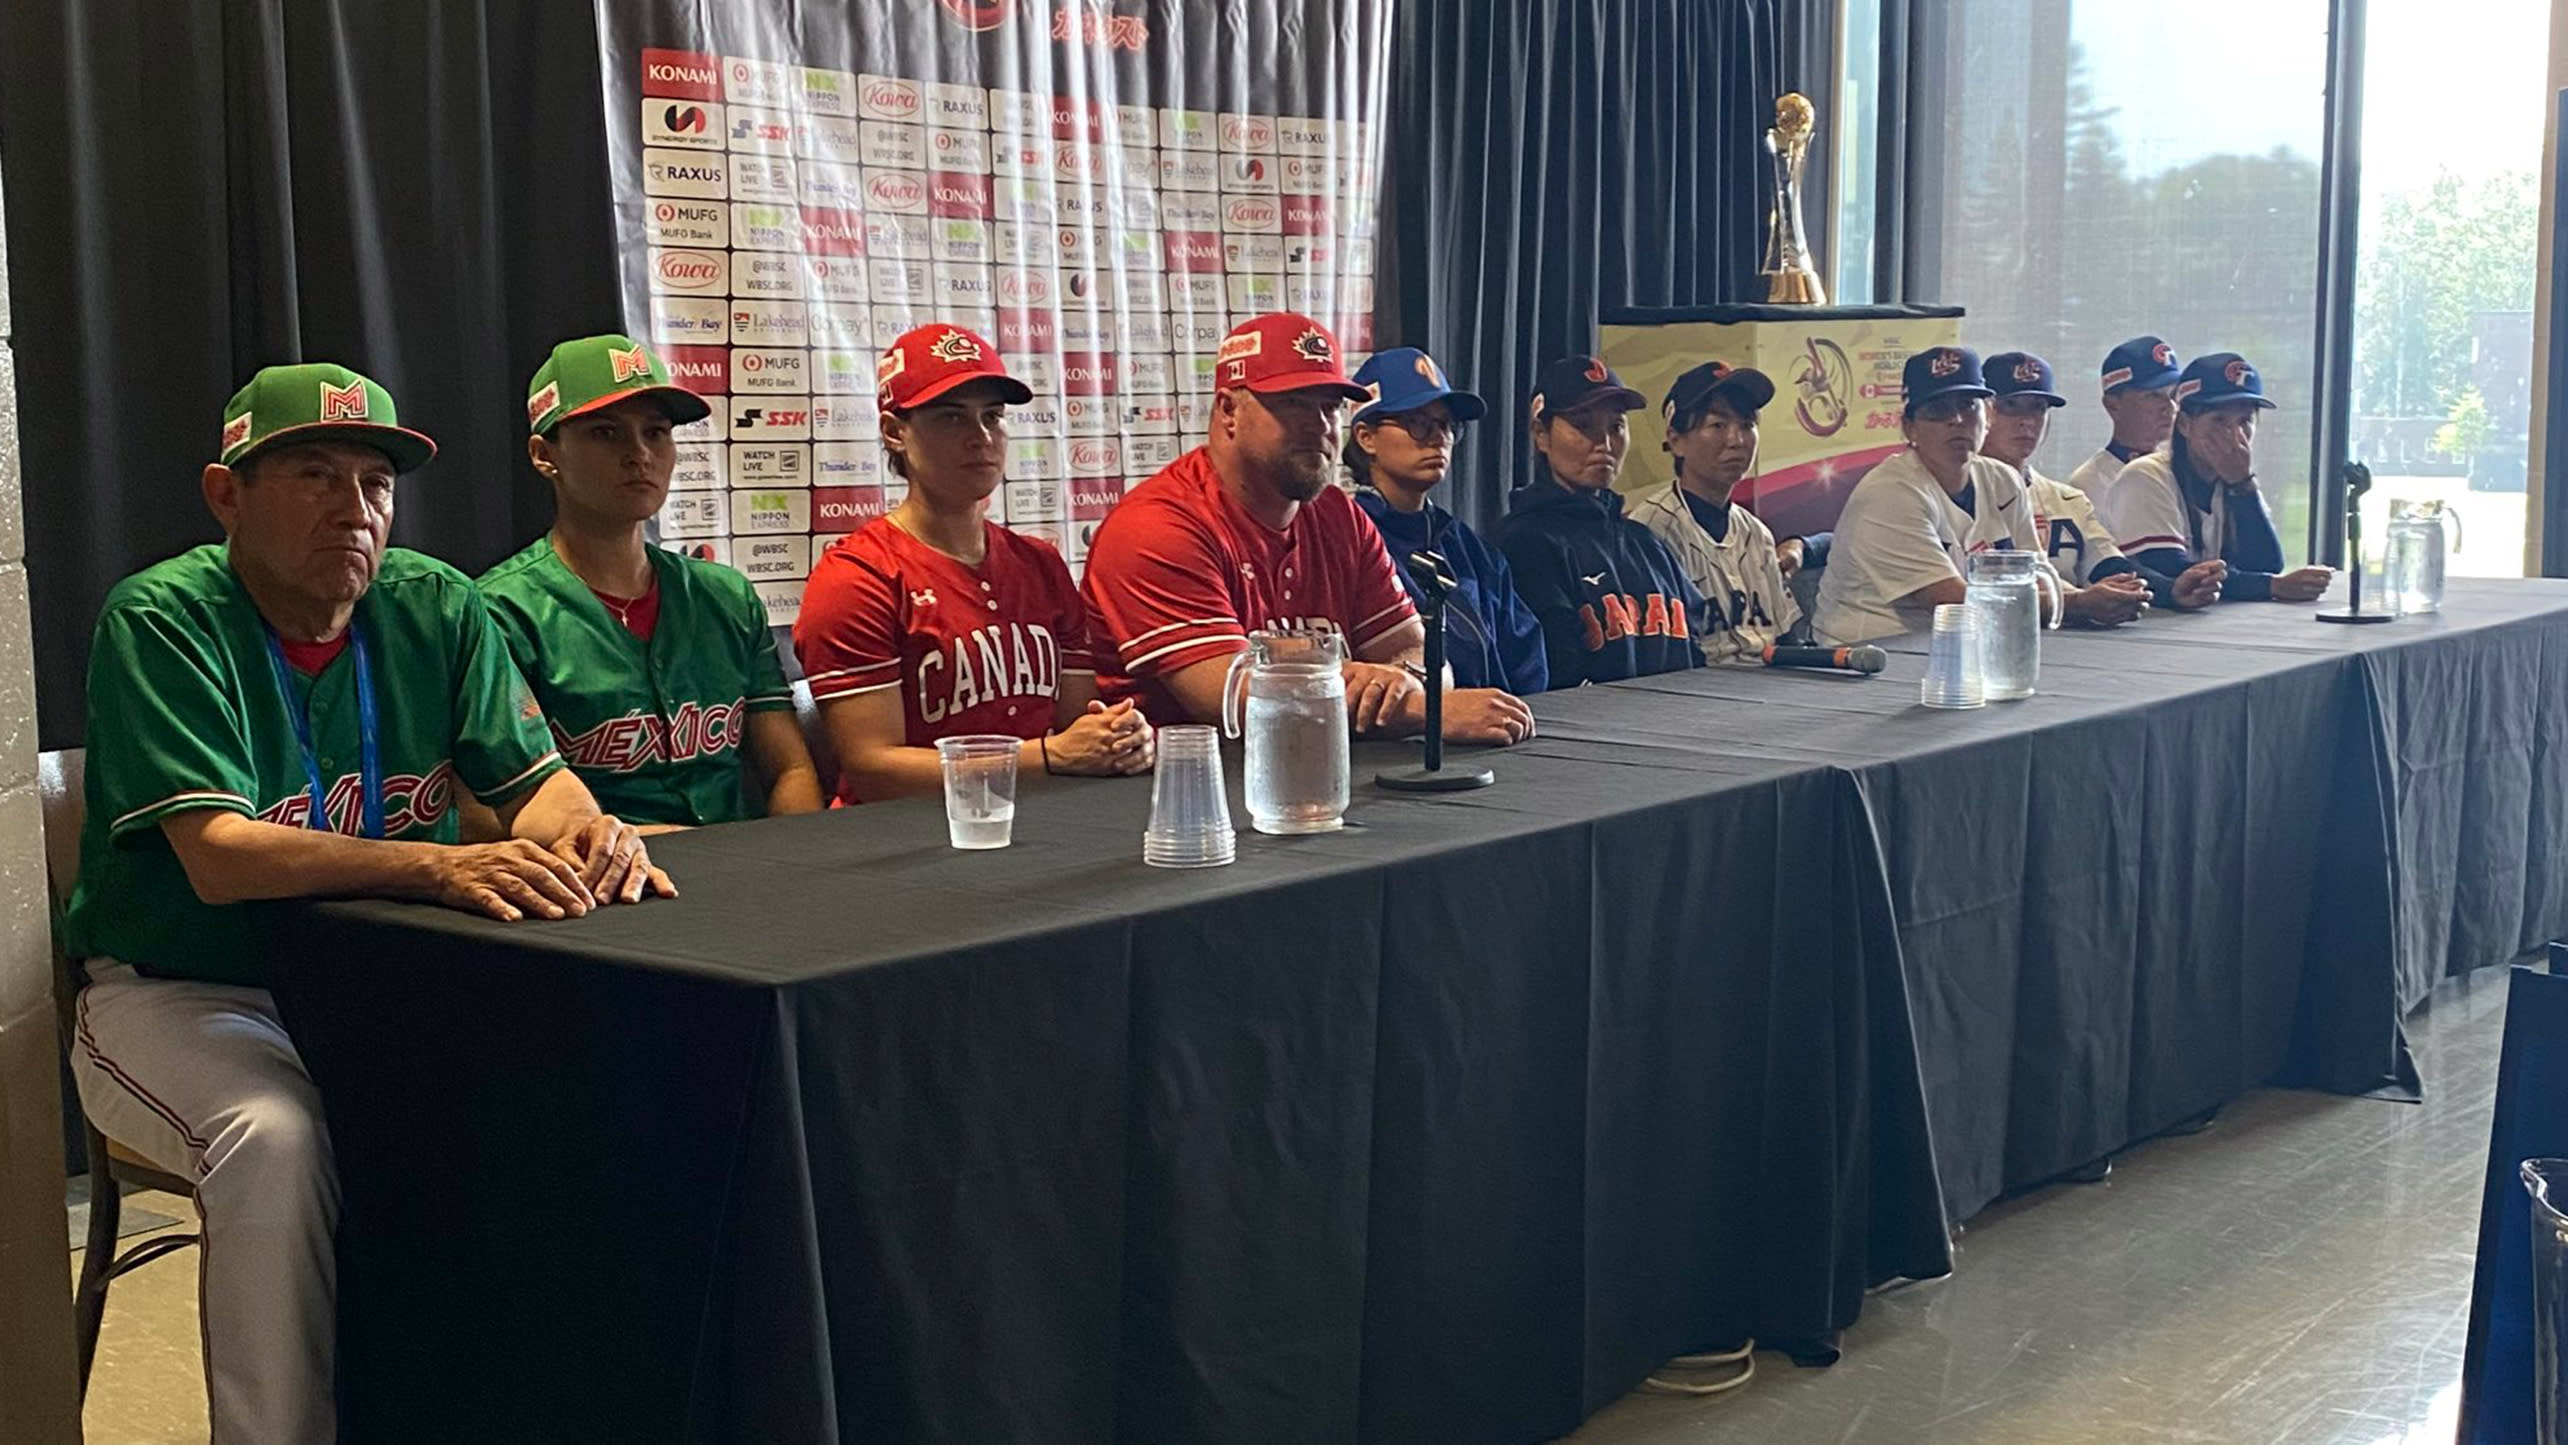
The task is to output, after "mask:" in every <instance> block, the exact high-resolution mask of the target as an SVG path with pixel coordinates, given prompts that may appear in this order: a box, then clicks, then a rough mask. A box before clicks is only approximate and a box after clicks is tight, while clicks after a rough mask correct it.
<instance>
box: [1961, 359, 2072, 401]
mask: <svg viewBox="0 0 2568 1445" xmlns="http://www.w3.org/2000/svg"><path fill="white" fill-rule="evenodd" d="M1982 370H1983V371H1984V372H1985V373H1986V374H1987V377H1988V389H1989V390H1990V391H1993V392H1995V393H1996V394H1998V395H1999V396H2001V397H2007V396H2038V397H2040V398H2042V399H2043V400H2044V401H2047V402H2049V403H2050V404H2051V405H2053V406H2067V405H2068V404H2069V399H2068V398H2067V397H2065V396H2062V395H2060V384H2059V381H2058V380H2057V379H2056V378H2054V377H2053V376H2052V375H2051V363H2049V362H2047V361H2044V360H2043V359H2042V358H2040V357H2038V356H2035V355H2034V354H2033V353H2032V352H2029V351H2001V352H1999V353H1998V354H1997V355H1995V356H1992V357H1990V358H1989V359H1988V362H1987V364H1986V365H1985V366H1984V367H1982Z"/></svg>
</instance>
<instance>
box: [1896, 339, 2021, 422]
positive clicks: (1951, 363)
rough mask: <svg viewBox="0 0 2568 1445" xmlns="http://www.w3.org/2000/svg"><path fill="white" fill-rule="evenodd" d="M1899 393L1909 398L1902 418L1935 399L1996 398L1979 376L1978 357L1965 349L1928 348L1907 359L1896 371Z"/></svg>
mask: <svg viewBox="0 0 2568 1445" xmlns="http://www.w3.org/2000/svg"><path fill="white" fill-rule="evenodd" d="M1899 389H1900V390H1901V391H1903V392H1905V393H1906V394H1907V397H1908V400H1907V403H1906V405H1904V406H1903V407H1902V408H1901V414H1902V415H1914V414H1915V413H1916V411H1917V408H1919V407H1921V406H1924V405H1925V404H1926V403H1928V402H1930V401H1933V400H1935V399H1936V398H1937V397H1942V396H1952V395H1955V394H1960V395H1963V396H1994V395H1996V394H1997V393H1995V392H1993V391H1991V390H1989V386H1988V381H1987V379H1986V378H1985V377H1984V376H1982V375H1981V372H1980V359H1979V353H1978V352H1976V351H1973V350H1971V349H1970V348H1969V347H1967V346H1930V347H1928V348H1926V349H1925V350H1924V351H1921V352H1919V353H1917V354H1916V355H1915V356H1912V357H1910V358H1908V364H1907V365H1906V366H1903V367H1901V368H1900V369H1899Z"/></svg>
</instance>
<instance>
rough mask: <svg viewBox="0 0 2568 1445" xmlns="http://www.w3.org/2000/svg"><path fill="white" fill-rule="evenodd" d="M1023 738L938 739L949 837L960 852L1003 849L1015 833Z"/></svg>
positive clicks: (984, 735)
mask: <svg viewBox="0 0 2568 1445" xmlns="http://www.w3.org/2000/svg"><path fill="white" fill-rule="evenodd" d="M1023 745H1024V743H1023V740H1022V739H1019V738H1012V737H1007V736H1004V735H1001V734H998V733H970V734H966V735H965V736H963V737H959V738H939V739H937V742H936V757H937V761H939V762H941V763H943V764H945V831H946V836H947V839H948V840H949V841H950V842H952V843H953V844H954V846H955V847H957V848H1004V847H1006V846H1008V835H1009V834H1010V833H1011V832H1012V831H1014V829H1015V827H1016V775H1017V749H1018V748H1020V747H1022V746H1023Z"/></svg>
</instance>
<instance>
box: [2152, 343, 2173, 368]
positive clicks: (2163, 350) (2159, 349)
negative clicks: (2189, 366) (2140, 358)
mask: <svg viewBox="0 0 2568 1445" xmlns="http://www.w3.org/2000/svg"><path fill="white" fill-rule="evenodd" d="M2149 359H2150V360H2151V361H2154V362H2156V363H2158V364H2159V365H2160V366H2173V365H2175V364H2176V349H2175V348H2174V347H2172V346H2169V345H2168V344H2167V343H2165V342H2163V341H2161V342H2159V343H2158V344H2157V345H2155V346H2152V347H2150V348H2149Z"/></svg>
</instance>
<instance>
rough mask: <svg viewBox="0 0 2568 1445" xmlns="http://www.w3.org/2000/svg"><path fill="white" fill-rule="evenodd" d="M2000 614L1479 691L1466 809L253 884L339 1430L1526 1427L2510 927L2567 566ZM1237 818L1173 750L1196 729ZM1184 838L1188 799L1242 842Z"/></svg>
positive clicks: (1852, 1278) (905, 1435) (1362, 769)
mask: <svg viewBox="0 0 2568 1445" xmlns="http://www.w3.org/2000/svg"><path fill="white" fill-rule="evenodd" d="M2310 611H2311V609H2308V608H2290V607H2283V606H2262V605H2243V604H2242V605H2233V606H2229V607H2226V608H2223V609H2220V610H2218V611H2216V612H2214V613H2212V614H2209V615H2201V616H2156V617H2152V618H2151V619H2149V620H2148V621H2146V622H2145V623H2143V624H2141V625H2139V626H2137V627H2133V628H2126V629H2123V630H2121V631H2119V632H2116V633H2111V634H2087V633H2075V632H2071V633H2055V634H2052V635H2051V636H2050V637H2049V638H2048V639H2046V642H2045V649H2044V666H2043V675H2042V691H2041V693H2040V694H2039V695H2038V696H2036V697H2034V698H2032V699H2030V700H2027V701H2024V702H2020V703H2012V704H2005V705H1993V706H1990V707H1988V708H1985V709H1982V710H1979V711H1975V712H1961V713H1940V712H1931V711H1927V710H1924V709H1921V708H1918V707H1916V706H1915V699H1916V690H1915V682H1916V678H1917V676H1918V674H1919V672H1920V670H1921V667H1922V661H1921V659H1920V657H1919V656H1918V649H1917V647H1916V646H1914V645H1912V644H1898V645H1894V647H1893V652H1894V658H1893V663H1892V668H1891V671H1890V672H1889V674H1887V675H1885V676H1883V677H1880V678H1876V679H1871V680H1854V679H1845V678H1837V677H1831V676H1822V675H1790V674H1772V673H1765V672H1761V671H1727V670H1718V671H1699V672H1693V673H1687V674H1681V675H1671V676H1665V677H1659V678H1652V679H1645V680H1642V681H1638V682H1634V683H1628V684H1620V685H1616V686H1611V687H1604V688H1589V689H1584V690H1580V691H1577V692H1572V693H1564V694H1555V695H1547V696H1544V697H1541V698H1538V699H1535V702H1534V707H1535V712H1536V715H1537V717H1538V718H1539V719H1540V722H1541V727H1542V735H1541V737H1540V738H1539V739H1537V740H1536V741H1534V742H1532V743H1530V744H1528V745H1526V746H1524V747H1521V748H1517V749H1514V750H1511V751H1508V752H1506V753H1503V754H1496V755H1492V756H1490V757H1488V758H1487V759H1486V760H1487V761H1488V762H1490V763H1491V764H1492V765H1494V766H1495V767H1496V768H1497V770H1498V773H1499V777H1500V781H1499V784H1498V786H1496V787H1494V788H1491V789H1489V790H1486V791H1484V792H1478V793H1467V794H1458V795H1446V796H1441V797H1424V796H1416V795H1392V794H1386V793H1382V792H1379V791H1377V790H1375V789H1373V788H1371V787H1370V786H1369V785H1367V784H1365V783H1364V782H1363V781H1362V780H1364V779H1368V778H1369V777H1370V776H1371V774H1372V773H1373V772H1374V771H1375V770H1377V769H1378V768H1380V767H1383V766H1387V765H1391V764H1393V763H1402V764H1405V763H1407V762H1410V761H1412V760H1413V759H1412V755H1413V753H1414V748H1413V747H1403V746H1400V745H1389V744H1378V745H1377V744H1368V745H1362V746H1359V748H1358V749H1357V756H1356V775H1357V777H1358V779H1359V785H1358V788H1357V796H1356V802H1355V806H1354V808H1353V810H1352V812H1351V814H1350V826H1349V827H1348V828H1347V829H1345V830H1344V831H1342V832H1339V833H1334V834H1328V835H1321V836H1316V837H1302V838H1290V839H1286V838H1266V837H1261V836H1258V835H1255V834H1252V833H1248V832H1245V831H1244V832H1243V833H1242V835H1241V846H1240V859H1239V862H1238V863H1237V864H1235V865H1233V866H1231V867H1228V868H1224V869H1218V870H1211V871H1206V872H1164V871H1160V870H1155V869H1150V868H1147V867H1144V866H1143V865H1142V864H1141V862H1140V857H1139V854H1140V848H1139V844H1140V832H1141V828H1142V824H1143V821H1144V819H1145V817H1146V815H1147V812H1148V806H1149V788H1148V785H1147V783H1146V782H1143V781H1139V780H1125V781H1113V782H1090V781H1071V780H1047V781H1045V782H1043V783H1040V784H1038V785H1033V786H1030V787H1029V788H1028V789H1027V791H1026V793H1025V795H1024V796H1023V798H1022V799H1021V803H1020V806H1019V809H1018V813H1017V822H1016V842H1015V844H1014V846H1012V847H1010V848H1008V849H1006V850H1004V851H999V852H992V853H958V852H955V851H953V850H951V849H949V848H948V847H947V846H946V845H945V836H944V821H943V817H942V814H941V810H940V809H939V808H938V807H937V806H936V805H935V804H934V803H933V802H924V803H905V804H878V805H872V806H868V807H865V808H861V809H857V810H853V811H846V812H838V813H832V814H826V815H821V816H816V817H805V818H793V819H777V820H769V821H765V822H758V823H751V824H744V825H738V826H733V827H727V828H714V829H706V830H702V831H699V832H695V833H689V834H681V835H675V836H671V837H668V838H664V839H660V840H656V846H655V849H654V852H655V855H656V856H658V857H659V858H660V859H661V860H662V861H663V862H665V863H666V865H667V866H668V867H669V868H670V869H671V871H672V872H673V873H674V874H675V875H676V876H677V878H678V881H679V884H680V886H681V888H682V890H683V896H681V897H680V898H678V899H676V900H673V901H668V902H657V903H652V904H649V905H645V906H640V907H633V908H616V909H610V910H606V911H603V912H601V913H598V914H595V915H592V916H591V917H589V918H586V919H583V920H579V921H576V922H571V923H558V924H545V925H514V926H508V925H500V924H495V923H489V922H484V921H479V920H475V919H471V918H466V917H464V916H462V915H459V914H452V913H446V912H441V911H438V910H434V909H429V908H425V907H419V906H411V905H400V904H385V903H332V904H324V905H304V906H279V907H275V908H272V909H270V910H269V911H268V913H267V915H266V919H265V925H266V927H267V928H268V929H269V931H270V936H271V938H272V941H273V944H274V947H275V949H276V955H277V957H278V958H279V959H280V961H281V962H280V974H281V976H280V978H279V981H278V993H279V997H280V999H281V1000H282V1002H283V1004H284V1007H285V1010H286V1016H287V1019H288V1022H289V1024H290V1026H291V1027H292V1029H293V1031H294V1034H295V1037H296V1040H297V1042H298V1044H299V1046H300V1047H301V1048H302V1050H303V1052H304V1055H305V1058H306V1060H307V1062H308V1064H309V1065H310V1067H311V1069H312V1071H313V1074H314V1076H315V1078H316V1079H317V1080H318V1081H319V1083H320V1085H321V1088H322V1091H323V1094H324V1097H325V1099H326V1102H327V1106H328V1109H329V1116H330V1127H331V1131H332V1135H333V1139H334V1142H335V1145H336V1148H337V1154H338V1160H339V1167H340V1172H341V1176H342V1181H343V1190H344V1199H345V1203H344V1210H345V1212H344V1220H343V1224H342V1228H341V1244H340V1253H341V1260H342V1281H341V1316H342V1350H341V1354H342V1358H341V1393H342V1409H343V1417H344V1420H345V1423H346V1425H347V1428H348V1430H349V1438H352V1439H367V1440H414V1439H415V1440H454V1439H483V1438H487V1439H564V1440H591V1439H610V1438H611V1439H616V1440H619V1441H639V1440H706V1441H716V1440H721V1441H728V1440H776V1441H782V1440H793V1441H829V1440H843V1441H858V1440H902V1441H910V1440H933V1441H972V1442H983V1441H996V1440H1044V1441H1050V1440H1064V1441H1083V1440H1107V1439H1130V1440H1184V1441H1226V1440H1241V1441H1259V1442H1267V1441H1291V1440H1312V1441H1341V1440H1348V1439H1364V1440H1381V1441H1402V1442H1406V1441H1423V1440H1448V1439H1449V1440H1471V1441H1485V1440H1529V1441H1530V1440H1538V1439H1543V1438H1548V1437H1551V1436H1555V1435H1558V1434H1561V1433H1563V1432H1565V1431H1567V1430H1568V1429H1570V1428H1572V1427H1573V1426H1574V1425H1575V1424H1576V1423H1577V1421H1579V1420H1580V1419H1582V1418H1583V1417H1584V1416H1585V1415H1586V1414H1588V1413H1589V1412H1591V1411H1593V1410H1594V1409H1596V1408H1597V1407H1599V1406H1601V1405H1602V1404H1604V1403H1606V1402H1607V1401H1609V1400H1611V1399H1613V1398H1614V1397H1615V1396H1617V1395H1618V1394H1620V1393H1621V1392H1623V1391H1625V1390H1627V1389H1629V1388H1630V1387H1631V1386H1632V1385H1633V1384H1634V1383H1636V1382H1637V1381H1638V1380H1639V1378H1640V1377H1641V1376H1642V1375H1643V1374H1645V1373H1646V1372H1647V1371H1648V1370H1649V1369H1650V1368H1652V1367H1653V1366H1655V1365H1656V1364H1658V1363H1659V1362H1660V1361H1661V1360H1663V1359H1664V1358H1666V1357H1667V1356H1670V1355H1672V1354H1676V1353H1679V1352H1682V1351H1687V1350H1695V1349H1703V1348H1707V1347H1711V1346H1715V1345H1721V1344H1727V1343H1730V1342H1734V1341H1736V1340H1738V1339H1740V1338H1742V1337H1747V1336H1755V1337H1757V1338H1759V1339H1761V1340H1764V1341H1766V1342H1768V1343H1770V1344H1780V1345H1782V1346H1784V1347H1786V1348H1789V1349H1791V1350H1792V1351H1794V1352H1795V1353H1796V1354H1798V1355H1800V1356H1801V1357H1803V1358H1825V1357H1826V1354H1827V1351H1828V1349H1829V1346H1830V1343H1831V1341H1832V1339H1833V1336H1834V1333H1835V1332H1836V1331H1838V1330H1840V1329H1842V1328H1843V1327H1845V1326H1846V1325H1847V1324H1849V1323H1851V1322H1852V1321H1853V1319H1854V1317H1855V1315H1856V1313H1857V1311H1858V1309H1859V1308H1860V1305H1861V1302H1862V1297H1863V1292H1864V1290H1865V1289H1866V1288H1867V1287H1868V1286H1871V1285H1874V1284H1876V1283H1879V1282H1882V1281H1884V1280H1888V1279H1891V1278H1896V1277H1902V1276H1906V1277H1929V1276H1932V1275H1935V1274H1938V1273H1941V1272H1943V1271H1945V1270H1946V1269H1947V1268H1948V1267H1949V1265H1950V1258H1949V1253H1948V1249H1947V1243H1946V1241H1947V1238H1948V1234H1947V1225H1948V1222H1949V1221H1951V1220H1956V1219H1961V1218H1966V1217H1968V1216H1969V1215H1971V1214H1973V1213H1975V1212H1976V1211H1977V1210H1979V1209H1980V1208H1982V1207H1983V1206H1985V1205H1986V1204H1987V1203H1989V1202H1990V1201H1991V1200H1993V1199H1995V1198H1997V1197H1998V1196H2000V1195H2001V1194H2003V1193H2004V1192H2006V1191H2008V1190H2012V1189H2016V1188H2020V1187H2023V1186H2026V1185H2029V1184H2033V1183H2037V1182H2039V1181H2042V1180H2044V1179H2047V1178H2051V1177H2053V1176H2055V1175H2057V1174H2059V1173H2061V1172H2062V1171H2064V1170H2067V1169H2070V1168H2072V1167H2075V1166H2077V1165H2080V1164H2082V1163H2086V1162H2088V1161H2091V1160H2093V1159H2096V1158H2098V1157H2099V1156H2102V1155H2105V1154H2108V1153H2110V1152H2111V1151H2113V1150H2115V1149H2117V1148H2119V1147H2122V1146H2124V1145H2126V1144H2128V1143H2130V1142H2132V1141H2135V1140H2138V1139H2142V1138H2146V1137H2148V1136H2149V1135H2151V1134H2153V1133H2155V1132H2158V1131H2160V1130H2163V1129H2164V1128H2166V1127H2168V1126H2169V1125H2171V1124H2173V1123H2176V1122H2178V1121H2181V1120H2183V1119H2186V1118H2187V1117H2189V1116H2191V1115H2195V1114H2198V1113H2200V1112H2201V1111H2203V1110H2204V1109H2206V1108H2208V1107H2211V1106H2213V1105H2216V1104H2218V1103H2220V1102H2222V1101H2223V1100H2226V1099H2229V1098H2232V1097H2235V1096H2236V1095H2237V1094H2239V1093H2240V1092H2242V1091H2243V1090H2245V1089H2247V1088H2249V1087H2251V1086H2253V1085H2256V1084H2259V1083H2264V1082H2268V1081H2274V1082H2284V1083H2297V1084H2306V1085H2312V1086H2317V1087H2323V1088H2327V1089H2332V1090H2336V1091H2340V1092H2346V1093H2380V1094H2385V1095H2389V1096H2393V1097H2395V1096H2399V1095H2402V1094H2404V1095H2406V1096H2408V1097H2413V1096H2414V1094H2415V1091H2416V1088H2417V1073H2416V1070H2415V1067H2414V1063H2413V1061H2412V1059H2411V1058H2410V1056H2409V1054H2408V1051H2407V1046H2406V1042H2405V1039H2404V1036H2403V1034H2402V1031H2401V1023H2400V1021H2401V1018H2402V1016H2403V1015H2404V1014H2405V1013H2406V1012H2407V1011H2408V1010H2409V1009H2411V1008H2412V1007H2413V1006H2414V1005H2415V1004H2416V1003H2417V1002H2419V1001H2420V1000H2421V999H2422V998H2423V997H2424V996H2425V994H2426V993H2427V992H2428V991H2429V990H2430V989H2431V988H2432V987H2433V986H2434V984H2435V983H2436V982H2437V981H2439V980H2440V979H2442V978H2444V977H2446V976H2447V975H2450V974H2453V973H2458V972H2462V971H2466V970H2468V969H2471V968H2475V967H2479V966H2483V965H2488V964H2495V963H2502V962H2505V961H2507V960H2508V959H2510V958H2513V957H2515V956H2517V955H2518V954H2520V953H2523V952H2526V951H2528V950H2530V949H2532V948H2535V947H2537V946H2538V945H2539V943H2540V942H2541V941H2542V940H2543V939H2544V938H2546V937H2549V936H2552V935H2555V934H2558V933H2561V932H2563V931H2568V776H2563V775H2568V709H2563V708H2561V707H2558V706H2553V705H2550V700H2551V699H2554V698H2557V697H2559V696H2561V695H2562V691H2563V683H2568V584H2559V583H2544V582H2518V583H2468V582H2462V583H2456V584H2455V585H2454V588H2453V594H2452V596H2451V598H2450V600H2449V602H2448V603H2447V606H2446V609H2445V611H2444V612H2443V613H2442V614H2441V615H2439V616H2436V617H2432V618H2418V619H2406V620H2402V621H2401V622H2399V623H2396V624H2394V625H2390V626H2384V627H2374V628H2334V627H2326V626H2322V625H2320V624H2318V623H2316V622H2314V621H2312V620H2310V618H2309V612H2310ZM1231 768H1232V773H1233V776H1232V778H1231V782H1232V786H1233V790H1234V806H1235V807H1236V790H1237V786H1238V778H1237V776H1236V769H1237V755H1236V753H1235V752H1234V753H1233V754H1232V757H1231ZM1242 817H1243V820H1244V815H1242Z"/></svg>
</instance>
